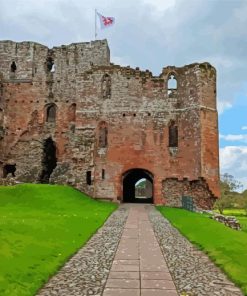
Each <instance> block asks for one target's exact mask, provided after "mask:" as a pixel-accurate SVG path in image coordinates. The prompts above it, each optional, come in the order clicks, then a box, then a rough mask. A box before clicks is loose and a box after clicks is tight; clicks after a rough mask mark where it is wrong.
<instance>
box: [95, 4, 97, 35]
mask: <svg viewBox="0 0 247 296" xmlns="http://www.w3.org/2000/svg"><path fill="white" fill-rule="evenodd" d="M96 38H97V9H95V18H94V39H95V40H96Z"/></svg>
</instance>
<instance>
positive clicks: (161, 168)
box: [0, 40, 219, 208]
mask: <svg viewBox="0 0 247 296" xmlns="http://www.w3.org/2000/svg"><path fill="white" fill-rule="evenodd" d="M217 121H218V120H217V110H216V71H215V68H214V67H212V66H211V65H210V64H209V63H201V64H200V63H195V64H191V65H186V66H184V67H174V66H169V67H166V68H163V71H162V73H161V74H160V76H158V77H154V76H152V73H151V72H150V71H148V70H146V71H141V70H140V69H139V68H136V69H132V68H130V67H121V66H118V65H114V64H112V63H110V52H109V48H108V44H107V41H106V40H101V41H100V40H97V41H93V42H87V43H74V44H71V45H68V46H64V45H62V46H60V47H54V48H52V49H49V48H47V47H46V46H43V45H41V44H38V43H34V42H20V43H17V42H12V41H0V174H1V177H2V178H6V177H7V176H9V175H10V176H11V175H12V176H15V178H16V179H17V180H18V181H22V182H43V183H47V182H50V183H59V184H69V185H72V186H74V187H76V188H78V189H80V190H82V191H84V192H86V193H88V194H89V195H91V196H93V197H95V198H104V199H111V200H113V201H116V200H119V201H130V202H131V201H134V200H133V198H132V193H133V184H134V182H136V181H137V180H139V179H140V178H146V179H148V180H149V181H150V182H151V183H152V184H153V202H154V203H155V204H168V205H171V206H181V204H182V199H183V197H184V196H189V197H190V198H192V200H193V202H194V205H195V206H196V207H197V208H210V207H211V206H212V203H213V201H214V200H215V198H217V197H218V196H219V185H218V181H219V161H218V124H217Z"/></svg>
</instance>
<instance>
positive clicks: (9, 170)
mask: <svg viewBox="0 0 247 296" xmlns="http://www.w3.org/2000/svg"><path fill="white" fill-rule="evenodd" d="M15 171H16V164H6V165H5V166H4V167H3V178H7V176H8V174H11V175H12V177H15Z"/></svg>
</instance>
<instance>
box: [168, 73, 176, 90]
mask: <svg viewBox="0 0 247 296" xmlns="http://www.w3.org/2000/svg"><path fill="white" fill-rule="evenodd" d="M167 86H168V87H167V88H168V90H172V89H177V79H176V78H175V76H174V75H173V74H172V75H170V76H169V79H168V84H167Z"/></svg>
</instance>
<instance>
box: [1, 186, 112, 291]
mask: <svg viewBox="0 0 247 296" xmlns="http://www.w3.org/2000/svg"><path fill="white" fill-rule="evenodd" d="M116 207H117V206H116V205H115V204H113V203H107V202H99V201H95V200H92V199H90V198H89V197H87V196H86V195H84V194H82V193H81V192H79V191H77V190H75V189H72V188H70V187H67V186H57V185H34V184H23V185H18V186H12V187H3V186H0V241H1V244H0V258H1V268H0V295H2V296H10V295H11V296H24V295H25V296H28V295H34V294H35V293H36V292H37V289H39V288H40V286H41V285H42V284H44V283H45V282H46V281H47V280H48V278H49V277H50V276H51V275H53V274H54V273H55V272H56V271H57V269H58V268H59V267H61V266H62V265H63V264H64V262H65V261H66V260H67V259H68V258H69V257H70V256H72V255H73V254H74V253H75V252H76V251H77V250H78V249H79V248H80V247H81V246H82V245H84V244H85V243H86V241H87V240H88V239H89V238H90V237H91V236H92V235H93V234H94V233H95V232H96V230H97V229H98V228H99V227H100V226H101V225H102V224H103V223H104V221H105V220H106V219H107V217H108V216H109V215H110V214H111V213H112V211H114V210H115V209H116Z"/></svg>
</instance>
